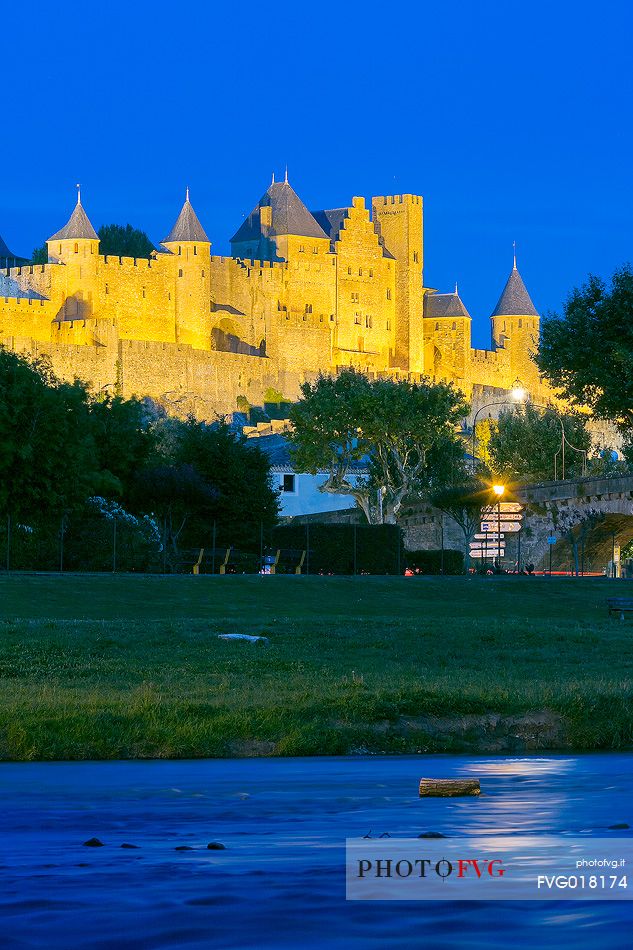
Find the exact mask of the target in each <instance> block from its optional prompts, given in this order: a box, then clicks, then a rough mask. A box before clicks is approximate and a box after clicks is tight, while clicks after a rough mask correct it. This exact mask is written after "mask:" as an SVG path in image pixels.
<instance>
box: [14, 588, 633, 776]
mask: <svg viewBox="0 0 633 950" xmlns="http://www.w3.org/2000/svg"><path fill="white" fill-rule="evenodd" d="M613 593H616V594H617V595H621V596H633V584H629V583H627V582H624V581H623V582H618V583H617V584H615V583H614V582H609V581H605V580H601V579H591V580H582V579H572V578H553V579H551V580H550V579H549V578H525V577H518V578H515V577H500V578H470V577H455V578H382V577H358V578H324V577H308V578H305V577H257V576H256V577H251V576H227V577H199V578H194V577H167V578H163V577H141V576H139V577H136V576H115V577H112V576H94V575H90V576H88V575H84V576H77V575H64V576H55V575H43V576H36V575H14V576H6V575H5V576H3V577H1V578H0V758H3V759H14V760H31V759H84V758H130V757H139V758H142V757H152V758H154V757H197V756H223V755H244V754H276V755H314V754H339V753H349V752H358V751H368V752H416V751H457V750H469V751H488V750H490V751H495V750H497V751H509V750H510V751H512V750H523V749H532V748H533V749H538V748H574V749H578V750H581V749H582V750H590V749H622V748H629V747H630V746H631V744H633V711H632V708H631V672H632V670H633V629H632V625H631V621H625V622H624V623H622V622H620V621H619V620H609V619H608V618H607V615H606V606H605V599H606V597H607V596H609V595H612V594H613ZM241 632H244V633H249V634H263V635H264V636H266V637H268V638H269V641H270V643H269V646H268V647H264V646H261V645H252V644H248V643H244V642H237V643H235V642H234V643H231V642H227V641H222V640H219V639H218V636H217V635H218V634H220V633H241ZM494 717H500V718H499V720H498V721H497V720H495V718H494Z"/></svg>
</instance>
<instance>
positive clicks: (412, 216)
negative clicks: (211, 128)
mask: <svg viewBox="0 0 633 950" xmlns="http://www.w3.org/2000/svg"><path fill="white" fill-rule="evenodd" d="M342 210H343V212H344V213H343V215H342V224H341V227H340V229H339V231H338V233H337V235H336V240H335V242H334V246H333V248H332V247H331V245H330V241H329V240H324V239H322V238H309V237H294V236H288V237H286V238H284V239H283V242H282V243H283V248H282V249H283V253H284V254H285V256H286V260H284V261H280V262H276V261H273V262H271V261H257V260H242V259H237V258H231V257H219V256H215V255H212V254H211V246H210V244H209V243H208V241H207V242H203V241H201V242H195V241H186V242H185V241H183V242H181V243H178V242H177V241H175V242H172V243H170V244H169V245H168V251H169V252H168V253H163V252H160V253H157V254H156V255H155V256H154V257H152V258H151V259H150V260H146V259H138V260H137V259H132V258H120V257H113V256H108V257H105V256H103V255H100V254H99V242H98V241H97V240H93V239H80V240H61V241H60V240H56V241H54V242H53V241H50V242H49V260H50V263H48V264H45V265H34V266H31V265H28V266H25V267H21V268H12V269H11V270H8V271H3V272H0V342H2V344H3V345H5V346H7V347H8V348H10V349H14V350H17V351H19V352H26V353H29V354H32V355H37V354H39V355H47V356H48V357H49V358H50V360H51V362H52V365H53V368H54V370H55V371H56V372H57V373H58V374H59V375H60V376H61V377H62V378H65V379H72V378H74V377H78V378H80V379H82V380H84V381H85V382H87V383H89V384H90V386H91V387H92V388H93V389H94V390H97V391H98V390H101V391H106V390H116V391H117V392H121V393H122V394H123V395H125V396H131V395H137V396H145V395H148V396H151V397H152V398H154V399H156V400H157V401H160V402H162V403H163V404H164V405H165V406H166V407H167V408H170V409H171V411H173V412H177V413H179V414H185V413H187V412H193V413H194V414H195V415H196V416H198V417H200V418H207V417H210V416H211V417H212V416H213V414H214V413H215V412H219V413H231V412H233V411H235V410H236V408H237V399H238V397H240V396H241V397H244V398H246V399H247V400H248V401H249V402H250V403H251V404H261V403H262V402H263V401H264V397H265V394H266V391H267V390H270V389H273V390H275V391H276V392H278V393H281V394H282V396H284V397H286V398H288V399H294V398H296V397H297V396H298V395H299V390H300V386H301V384H302V383H303V382H304V381H305V380H306V379H313V378H315V377H316V375H317V374H318V373H319V372H323V371H324V372H330V371H331V372H334V371H336V370H337V369H340V368H341V367H344V366H355V367H357V368H358V369H361V370H363V371H367V372H371V373H380V374H383V373H384V374H389V375H392V376H394V377H398V378H406V377H407V376H409V378H412V379H419V378H421V376H422V374H424V375H426V376H428V377H430V378H431V379H435V380H440V379H442V380H447V381H452V382H454V383H455V385H457V386H458V387H459V388H461V389H462V390H463V391H464V392H465V393H466V394H467V395H468V396H470V395H471V393H472V391H473V387H478V386H479V387H482V386H483V387H493V388H496V389H508V388H510V387H511V385H512V383H513V381H514V379H515V378H516V377H517V376H518V377H519V378H521V379H522V381H523V382H524V383H527V385H528V386H529V387H530V388H531V389H532V390H533V392H535V388H536V387H538V385H539V381H538V374H537V372H536V367H535V366H534V364H533V363H532V362H531V359H530V355H529V354H530V352H531V349H533V345H534V344H533V341H534V339H535V337H536V335H537V334H538V319H535V318H530V321H528V320H527V319H525V318H502V322H499V320H498V321H497V323H495V324H494V326H493V333H494V339H495V342H496V346H495V348H494V349H493V350H490V351H486V350H473V349H472V348H471V337H470V319H469V318H466V317H464V318H446V319H440V320H435V319H425V318H424V317H423V298H424V294H425V293H426V292H428V291H427V290H426V289H425V288H424V283H423V235H422V224H423V220H422V215H423V205H422V199H421V198H420V197H418V196H416V195H392V196H387V197H379V198H374V199H372V215H371V216H370V212H369V210H368V209H367V208H366V207H365V202H364V200H363V199H362V198H354V199H353V202H352V205H351V207H349V208H347V209H342ZM166 247H167V245H166ZM384 248H387V249H388V251H389V253H385V251H384ZM3 293H4V294H5V296H2V294H3Z"/></svg>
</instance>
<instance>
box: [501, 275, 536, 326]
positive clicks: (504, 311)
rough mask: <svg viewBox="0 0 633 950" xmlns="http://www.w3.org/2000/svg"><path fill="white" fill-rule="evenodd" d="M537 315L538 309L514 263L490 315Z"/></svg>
mask: <svg viewBox="0 0 633 950" xmlns="http://www.w3.org/2000/svg"><path fill="white" fill-rule="evenodd" d="M538 315H539V313H538V310H537V309H536V307H535V306H534V304H533V303H532V300H531V299H530V295H529V293H528V292H527V290H526V288H525V284H524V283H523V281H522V279H521V275H520V274H519V272H518V270H517V268H516V264H515V265H514V267H513V268H512V272H511V273H510V276H509V277H508V280H507V283H506V285H505V287H504V288H503V293H502V294H501V296H500V297H499V301H498V303H497V306H496V307H495V309H494V310H493V311H492V316H493V317H512V316H520V317H538Z"/></svg>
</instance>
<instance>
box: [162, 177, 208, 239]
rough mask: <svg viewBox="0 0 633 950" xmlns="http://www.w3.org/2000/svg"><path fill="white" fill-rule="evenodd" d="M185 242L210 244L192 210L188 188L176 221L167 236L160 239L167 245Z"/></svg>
mask: <svg viewBox="0 0 633 950" xmlns="http://www.w3.org/2000/svg"><path fill="white" fill-rule="evenodd" d="M187 242H189V243H192V244H193V243H197V244H209V245H210V244H211V241H210V240H209V238H208V237H207V235H206V233H205V230H204V228H203V227H202V225H201V224H200V221H199V219H198V215H197V214H196V212H195V211H194V210H193V206H192V204H191V202H190V201H189V189H188V188H187V191H186V194H185V203H184V205H183V206H182V208H181V209H180V214H179V215H178V217H177V218H176V222H175V224H174V226H173V228H172V229H171V231H170V232H169V234H168V235H167V237H166V238H165V239H164V241H161V244H164V245H165V247H168V246H169V245H170V244H179V243H180V244H185V243H187Z"/></svg>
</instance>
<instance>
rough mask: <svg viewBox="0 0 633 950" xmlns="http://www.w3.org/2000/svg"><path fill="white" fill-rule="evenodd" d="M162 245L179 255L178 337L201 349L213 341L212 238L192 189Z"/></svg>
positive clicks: (177, 275) (177, 277)
mask: <svg viewBox="0 0 633 950" xmlns="http://www.w3.org/2000/svg"><path fill="white" fill-rule="evenodd" d="M161 244H162V245H163V247H165V248H166V249H167V251H168V252H169V253H170V254H172V255H173V256H174V258H176V260H175V262H174V268H175V278H174V280H175V288H174V301H175V321H176V341H177V342H178V343H189V344H191V345H192V346H196V347H198V348H201V349H209V348H210V345H211V342H210V341H211V318H210V309H211V290H210V286H211V274H210V264H211V241H210V240H209V238H208V237H207V235H206V233H205V231H204V228H203V227H202V225H201V224H200V221H199V220H198V216H197V214H196V212H195V211H194V210H193V206H192V204H191V202H190V201H189V189H188V188H187V191H186V194H185V203H184V204H183V206H182V208H181V210H180V214H179V215H178V217H177V218H176V222H175V224H174V226H173V228H172V229H171V231H170V232H169V234H168V235H167V237H166V238H165V240H164V241H161Z"/></svg>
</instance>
